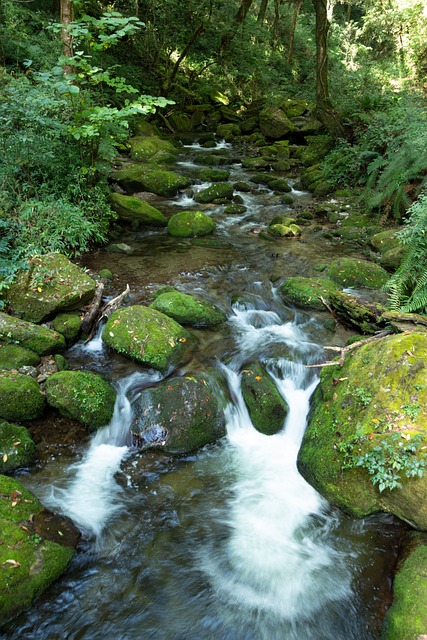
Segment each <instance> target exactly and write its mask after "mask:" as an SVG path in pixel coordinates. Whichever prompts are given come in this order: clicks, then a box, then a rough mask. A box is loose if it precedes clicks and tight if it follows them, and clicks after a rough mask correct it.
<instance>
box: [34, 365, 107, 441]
mask: <svg viewBox="0 0 427 640" xmlns="http://www.w3.org/2000/svg"><path fill="white" fill-rule="evenodd" d="M45 390H46V400H47V402H48V404H49V405H50V406H51V407H55V408H56V409H58V410H59V412H60V413H61V415H63V416H65V417H67V418H72V419H74V420H78V421H79V422H81V423H82V424H84V425H86V426H87V427H89V429H97V428H99V427H102V426H104V425H106V424H108V423H109V422H110V421H111V418H112V417H113V412H114V403H115V400H116V392H115V390H114V389H113V387H112V386H111V385H110V383H109V382H107V381H106V380H104V378H102V377H101V376H100V375H99V374H97V373H93V372H91V371H59V372H58V373H54V374H53V375H51V376H50V377H49V378H48V379H47V380H46V382H45Z"/></svg>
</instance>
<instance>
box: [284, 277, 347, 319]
mask: <svg viewBox="0 0 427 640" xmlns="http://www.w3.org/2000/svg"><path fill="white" fill-rule="evenodd" d="M336 291H339V289H338V287H337V285H336V284H335V282H333V281H332V280H329V279H328V278H322V277H320V278H304V277H294V278H288V279H287V280H285V282H283V284H281V285H280V287H279V292H280V294H281V295H282V296H283V298H284V300H285V301H287V302H291V303H292V304H294V305H296V306H297V307H303V308H306V309H318V310H319V311H325V305H324V304H323V302H322V301H321V299H320V298H321V297H322V298H324V299H325V300H327V301H328V300H329V297H330V295H331V294H332V293H334V292H336Z"/></svg>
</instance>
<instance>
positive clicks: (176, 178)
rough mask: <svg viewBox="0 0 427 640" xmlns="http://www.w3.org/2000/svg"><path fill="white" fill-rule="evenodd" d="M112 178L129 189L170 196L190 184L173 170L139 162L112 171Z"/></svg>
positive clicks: (187, 179) (189, 181) (184, 177)
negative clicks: (165, 169)
mask: <svg viewBox="0 0 427 640" xmlns="http://www.w3.org/2000/svg"><path fill="white" fill-rule="evenodd" d="M112 178H113V179H114V180H117V182H120V183H121V184H122V185H123V186H124V187H125V189H128V190H130V191H138V190H139V191H149V192H151V193H155V194H157V195H158V196H164V197H172V196H174V195H176V194H177V193H178V191H179V190H180V189H186V188H187V187H188V186H190V184H191V180H190V179H189V178H187V177H186V176H182V175H180V174H179V173H176V172H175V171H164V170H162V169H158V168H155V166H151V167H150V166H147V165H145V164H141V163H134V164H127V165H124V166H123V167H122V168H121V169H119V170H118V171H114V172H113V174H112Z"/></svg>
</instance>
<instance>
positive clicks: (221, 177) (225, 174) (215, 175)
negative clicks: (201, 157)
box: [199, 167, 230, 182]
mask: <svg viewBox="0 0 427 640" xmlns="http://www.w3.org/2000/svg"><path fill="white" fill-rule="evenodd" d="M229 177H230V172H229V171H228V169H211V168H209V167H203V169H200V171H199V178H200V180H203V181H204V182H223V181H225V180H228V178H229Z"/></svg>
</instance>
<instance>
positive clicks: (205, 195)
mask: <svg viewBox="0 0 427 640" xmlns="http://www.w3.org/2000/svg"><path fill="white" fill-rule="evenodd" d="M232 197H233V185H232V184H228V183H227V182H214V183H213V184H211V185H210V187H207V188H206V189H202V191H199V193H196V195H195V196H194V199H195V201H196V202H200V203H202V204H206V203H208V202H213V201H214V200H218V199H220V198H221V199H223V198H225V199H226V200H230V199H231V198H232Z"/></svg>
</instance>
